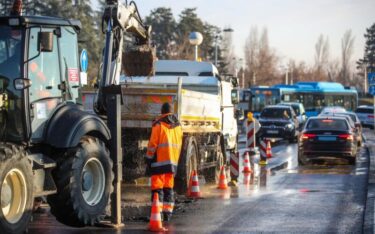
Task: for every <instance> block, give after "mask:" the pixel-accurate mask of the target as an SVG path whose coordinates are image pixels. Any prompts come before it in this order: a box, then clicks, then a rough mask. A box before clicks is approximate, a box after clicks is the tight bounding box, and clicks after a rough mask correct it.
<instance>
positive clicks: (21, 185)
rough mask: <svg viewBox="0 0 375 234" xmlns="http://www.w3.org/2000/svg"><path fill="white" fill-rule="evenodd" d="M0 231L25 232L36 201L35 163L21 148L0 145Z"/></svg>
mask: <svg viewBox="0 0 375 234" xmlns="http://www.w3.org/2000/svg"><path fill="white" fill-rule="evenodd" d="M0 182H1V187H0V189H1V211H0V233H22V232H23V231H24V230H25V229H26V228H27V225H28V223H29V220H30V218H31V210H32V205H33V172H32V166H31V163H30V162H29V160H28V159H27V157H26V155H25V153H24V152H22V149H18V148H17V147H15V146H14V145H13V146H12V145H4V144H2V145H1V146H0Z"/></svg>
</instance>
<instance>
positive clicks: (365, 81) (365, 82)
mask: <svg viewBox="0 0 375 234" xmlns="http://www.w3.org/2000/svg"><path fill="white" fill-rule="evenodd" d="M364 65H365V74H364V78H365V79H364V84H365V85H364V86H365V92H364V93H365V95H366V93H367V65H366V64H364Z"/></svg>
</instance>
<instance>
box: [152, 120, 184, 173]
mask: <svg viewBox="0 0 375 234" xmlns="http://www.w3.org/2000/svg"><path fill="white" fill-rule="evenodd" d="M181 146H182V130H181V125H180V123H179V122H178V120H177V118H176V117H175V116H174V115H173V114H170V113H169V114H165V115H162V116H161V117H160V118H159V119H158V120H156V121H155V122H154V123H153V126H152V131H151V137H150V141H149V143H148V148H147V154H146V159H148V160H149V162H150V165H151V174H152V175H156V174H164V173H176V172H177V164H178V159H179V157H180V152H181Z"/></svg>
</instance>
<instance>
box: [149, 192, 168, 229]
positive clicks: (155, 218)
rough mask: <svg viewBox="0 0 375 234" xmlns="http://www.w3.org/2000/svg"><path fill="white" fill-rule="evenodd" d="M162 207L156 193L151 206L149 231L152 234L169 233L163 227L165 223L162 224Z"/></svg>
mask: <svg viewBox="0 0 375 234" xmlns="http://www.w3.org/2000/svg"><path fill="white" fill-rule="evenodd" d="M160 212H161V206H160V202H159V194H158V193H154V198H153V201H152V206H151V217H150V224H149V225H148V230H149V231H152V232H162V231H167V229H165V228H164V227H163V223H162V222H161V215H160Z"/></svg>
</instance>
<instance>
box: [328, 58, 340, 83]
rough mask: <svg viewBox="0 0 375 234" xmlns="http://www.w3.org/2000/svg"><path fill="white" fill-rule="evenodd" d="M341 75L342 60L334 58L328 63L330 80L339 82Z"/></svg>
mask: <svg viewBox="0 0 375 234" xmlns="http://www.w3.org/2000/svg"><path fill="white" fill-rule="evenodd" d="M339 76H340V61H339V59H334V60H332V61H330V62H329V63H328V81H332V82H337V81H338V80H339Z"/></svg>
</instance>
